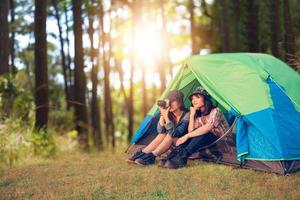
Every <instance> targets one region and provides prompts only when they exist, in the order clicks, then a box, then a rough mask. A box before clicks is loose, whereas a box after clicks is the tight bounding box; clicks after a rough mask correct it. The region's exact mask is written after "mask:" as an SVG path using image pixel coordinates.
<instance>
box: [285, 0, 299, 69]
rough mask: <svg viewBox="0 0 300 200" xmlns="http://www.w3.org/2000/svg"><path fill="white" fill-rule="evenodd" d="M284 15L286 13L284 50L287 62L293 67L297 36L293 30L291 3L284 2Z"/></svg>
mask: <svg viewBox="0 0 300 200" xmlns="http://www.w3.org/2000/svg"><path fill="white" fill-rule="evenodd" d="M283 13H284V20H283V21H284V50H285V55H284V58H285V61H286V62H288V63H289V64H290V65H292V66H293V67H294V65H293V60H294V59H295V52H296V46H295V36H294V30H293V23H292V19H291V14H290V6H289V1H288V0H284V1H283Z"/></svg>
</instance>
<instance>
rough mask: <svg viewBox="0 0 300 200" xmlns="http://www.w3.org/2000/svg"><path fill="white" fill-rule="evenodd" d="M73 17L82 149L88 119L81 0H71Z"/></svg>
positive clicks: (75, 97) (85, 146) (76, 102)
mask: <svg viewBox="0 0 300 200" xmlns="http://www.w3.org/2000/svg"><path fill="white" fill-rule="evenodd" d="M72 3H73V17H74V41H75V44H74V47H75V58H74V61H75V62H74V63H75V71H74V76H75V79H74V86H75V87H74V101H75V115H76V116H75V120H76V130H77V131H78V134H79V135H78V136H79V138H78V139H79V144H80V145H81V147H82V148H83V149H84V150H88V119H87V108H86V97H85V92H86V78H85V74H84V70H83V69H84V66H83V47H82V9H81V6H82V0H73V1H72Z"/></svg>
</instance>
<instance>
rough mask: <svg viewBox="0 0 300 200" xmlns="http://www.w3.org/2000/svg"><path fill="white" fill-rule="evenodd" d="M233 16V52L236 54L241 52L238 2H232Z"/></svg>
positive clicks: (234, 0) (235, 0)
mask: <svg viewBox="0 0 300 200" xmlns="http://www.w3.org/2000/svg"><path fill="white" fill-rule="evenodd" d="M232 7H233V15H234V43H235V45H234V51H236V52H238V51H240V50H241V45H240V1H239V0H233V1H232Z"/></svg>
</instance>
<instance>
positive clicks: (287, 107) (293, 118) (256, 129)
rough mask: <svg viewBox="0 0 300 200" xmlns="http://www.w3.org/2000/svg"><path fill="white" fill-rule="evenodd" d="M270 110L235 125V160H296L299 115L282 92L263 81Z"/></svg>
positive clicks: (299, 156) (299, 152) (298, 156)
mask: <svg viewBox="0 0 300 200" xmlns="http://www.w3.org/2000/svg"><path fill="white" fill-rule="evenodd" d="M266 83H267V84H268V86H269V89H270V94H271V98H272V101H273V106H274V108H267V109H264V110H261V111H258V112H255V113H251V114H248V115H245V116H242V117H240V118H239V119H238V122H237V137H236V140H237V141H236V142H237V154H238V158H239V160H244V159H251V160H300V113H299V112H298V111H297V110H296V108H295V106H294V104H293V103H292V101H291V99H290V98H289V97H288V95H286V93H285V91H284V89H283V88H282V87H281V86H280V85H278V84H277V83H275V82H274V81H273V80H272V79H271V78H268V79H267V80H266Z"/></svg>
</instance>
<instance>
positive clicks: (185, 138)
mask: <svg viewBox="0 0 300 200" xmlns="http://www.w3.org/2000/svg"><path fill="white" fill-rule="evenodd" d="M188 139H189V135H188V134H185V135H184V136H182V137H180V138H179V139H178V140H177V141H176V146H179V145H181V144H183V143H185V142H186V141H187V140H188Z"/></svg>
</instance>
